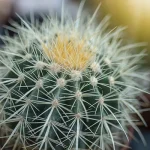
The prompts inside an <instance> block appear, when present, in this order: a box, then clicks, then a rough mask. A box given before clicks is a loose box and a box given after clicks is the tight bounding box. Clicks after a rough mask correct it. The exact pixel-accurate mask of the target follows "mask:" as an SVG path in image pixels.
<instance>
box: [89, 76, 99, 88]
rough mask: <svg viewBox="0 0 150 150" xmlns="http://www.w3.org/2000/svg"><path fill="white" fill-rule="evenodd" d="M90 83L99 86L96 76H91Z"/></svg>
mask: <svg viewBox="0 0 150 150" xmlns="http://www.w3.org/2000/svg"><path fill="white" fill-rule="evenodd" d="M90 83H91V85H92V86H97V84H98V80H97V78H96V77H94V76H91V78H90Z"/></svg>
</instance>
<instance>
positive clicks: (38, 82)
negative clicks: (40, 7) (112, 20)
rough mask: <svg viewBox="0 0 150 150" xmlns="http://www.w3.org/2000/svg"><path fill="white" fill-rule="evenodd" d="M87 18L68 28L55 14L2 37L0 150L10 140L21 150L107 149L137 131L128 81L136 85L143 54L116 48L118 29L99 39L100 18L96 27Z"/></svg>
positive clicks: (103, 24)
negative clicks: (0, 131)
mask: <svg viewBox="0 0 150 150" xmlns="http://www.w3.org/2000/svg"><path fill="white" fill-rule="evenodd" d="M95 14H96V12H95V13H94V15H93V17H92V18H91V19H86V21H85V18H84V17H81V9H80V10H79V13H78V17H77V20H76V21H75V22H74V21H72V20H71V18H69V17H68V18H65V22H64V16H63V15H62V17H63V18H62V21H61V23H59V21H58V20H57V19H54V18H48V17H46V18H45V19H44V22H43V24H42V25H41V26H39V25H37V24H36V25H34V24H29V23H27V22H25V21H24V20H22V24H23V25H22V26H18V25H16V24H14V27H15V28H17V31H16V32H17V33H18V36H17V37H16V38H14V39H12V38H9V37H2V38H3V40H4V41H5V42H6V44H5V46H4V47H3V49H1V57H0V61H1V63H2V64H3V65H5V67H6V68H7V73H5V75H3V76H2V77H1V82H0V103H1V111H0V113H1V114H3V119H2V120H1V121H0V125H1V126H4V125H7V126H8V128H9V136H8V137H7V140H6V143H5V144H4V146H3V148H4V147H5V146H6V145H7V144H8V143H9V142H10V140H11V139H13V138H16V139H17V140H16V141H17V143H21V144H22V146H23V147H24V148H25V149H28V147H31V148H33V149H38V150H48V149H50V150H61V149H62V150H80V149H85V150H89V149H90V150H101V149H102V150H108V149H110V146H112V147H113V149H114V150H115V147H116V145H120V146H122V144H121V143H120V142H119V139H118V137H117V136H118V133H124V134H125V135H126V137H127V139H128V136H127V126H128V125H131V126H132V127H133V128H134V129H136V130H137V131H138V132H139V130H138V128H137V127H136V125H135V123H134V119H133V118H132V116H130V114H131V113H137V115H138V116H139V117H140V118H141V116H140V114H139V113H138V110H137V108H138V107H139V104H138V102H137V100H136V99H135V96H137V95H138V94H139V93H140V92H141V91H142V90H140V88H139V87H140V85H138V83H136V82H135V81H134V78H137V77H139V78H140V79H142V78H143V77H142V76H140V75H137V74H136V70H137V68H138V65H137V64H138V61H139V60H140V59H141V58H142V57H143V55H144V54H143V53H140V54H136V55H135V54H133V53H131V49H134V48H136V47H137V46H140V45H138V44H135V45H125V46H122V43H121V42H122V41H121V40H120V39H121V31H122V28H118V29H116V30H114V31H112V32H106V27H107V23H108V17H106V18H105V19H104V20H103V21H102V22H101V23H100V24H99V25H98V26H96V25H95V24H94V21H93V20H94V17H95ZM135 56H136V57H135ZM141 119H142V118H141ZM142 121H143V119H142ZM3 148H2V149H3Z"/></svg>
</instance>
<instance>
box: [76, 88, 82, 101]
mask: <svg viewBox="0 0 150 150" xmlns="http://www.w3.org/2000/svg"><path fill="white" fill-rule="evenodd" d="M75 97H76V99H81V98H82V92H81V91H79V90H78V91H77V92H76V93H75Z"/></svg>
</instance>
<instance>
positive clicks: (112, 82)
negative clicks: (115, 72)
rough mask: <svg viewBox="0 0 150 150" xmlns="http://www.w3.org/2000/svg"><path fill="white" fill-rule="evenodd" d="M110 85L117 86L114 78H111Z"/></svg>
mask: <svg viewBox="0 0 150 150" xmlns="http://www.w3.org/2000/svg"><path fill="white" fill-rule="evenodd" d="M109 83H110V84H111V85H114V84H115V79H114V77H112V76H110V77H109Z"/></svg>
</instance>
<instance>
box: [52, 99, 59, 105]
mask: <svg viewBox="0 0 150 150" xmlns="http://www.w3.org/2000/svg"><path fill="white" fill-rule="evenodd" d="M58 105H59V101H58V100H57V99H54V100H53V101H52V106H53V107H57V106H58Z"/></svg>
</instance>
